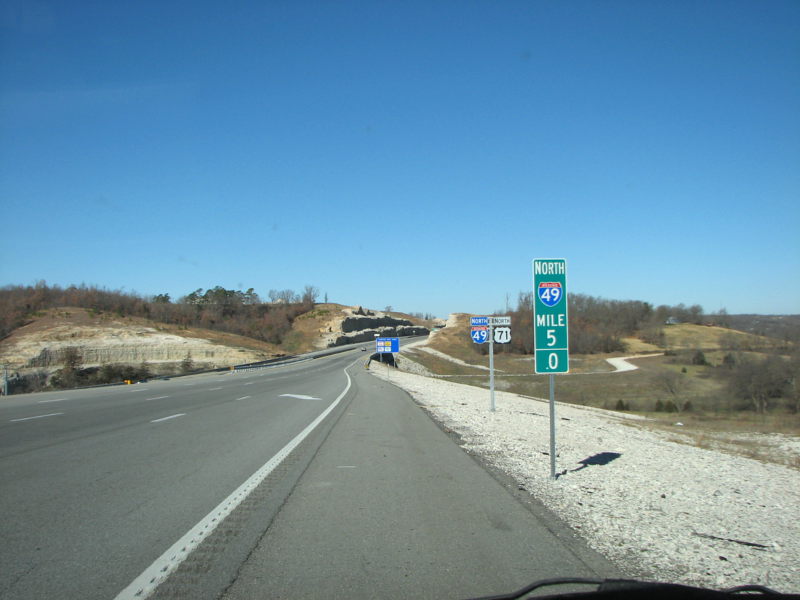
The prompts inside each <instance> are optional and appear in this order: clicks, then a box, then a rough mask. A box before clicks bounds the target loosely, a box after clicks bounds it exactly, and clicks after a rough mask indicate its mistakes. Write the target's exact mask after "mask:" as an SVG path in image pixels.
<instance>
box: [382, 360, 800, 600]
mask: <svg viewBox="0 0 800 600" xmlns="http://www.w3.org/2000/svg"><path fill="white" fill-rule="evenodd" d="M371 372H372V373H373V374H375V375H376V376H378V377H382V378H386V376H387V374H386V372H385V371H384V370H383V369H376V368H375V369H371ZM389 378H390V381H391V383H393V384H395V385H398V386H400V387H402V388H403V389H405V390H407V391H408V392H409V393H410V394H411V396H412V397H413V398H414V399H415V400H416V401H417V402H419V403H420V404H421V405H422V406H424V407H425V409H426V410H428V411H429V412H430V414H431V415H432V416H433V418H435V419H436V420H437V421H439V422H441V423H442V424H443V425H446V426H447V427H449V428H450V429H452V430H454V431H456V432H457V433H459V434H460V435H461V436H462V439H463V443H464V445H465V447H466V449H468V450H469V451H471V452H474V453H477V454H479V455H481V456H482V457H484V458H485V459H487V460H488V461H489V462H490V463H492V464H493V465H495V466H496V467H498V468H500V469H501V470H503V471H504V472H506V473H508V474H509V475H511V476H512V477H514V478H515V479H516V480H517V481H518V483H519V484H520V486H522V487H524V488H525V489H527V490H528V491H529V492H530V493H531V494H533V495H534V496H535V497H536V498H538V499H539V500H540V501H541V502H542V503H543V504H545V505H546V506H547V507H548V508H550V509H551V510H552V511H554V512H555V513H556V514H557V515H559V516H560V517H561V518H562V519H563V520H564V521H566V522H567V523H568V524H569V525H570V526H571V527H572V528H573V529H575V530H576V531H577V532H578V533H579V534H580V535H581V536H582V537H583V538H584V539H585V540H586V541H587V542H588V543H589V545H591V546H592V547H593V548H595V549H596V550H598V551H599V552H600V553H602V554H603V555H605V556H606V557H608V558H609V559H610V560H612V561H613V562H615V563H616V564H617V565H618V566H619V567H620V568H621V570H623V572H626V573H628V574H630V575H631V576H636V577H642V578H650V579H658V580H661V581H672V582H678V583H687V584H694V585H701V586H705V587H713V588H723V587H729V586H733V585H742V584H746V583H753V584H762V585H767V586H769V587H772V588H773V589H776V590H778V591H781V592H795V593H796V592H800V519H799V518H798V517H799V516H800V471H798V470H796V469H792V468H790V467H787V466H782V465H776V464H766V463H762V462H759V461H756V460H753V459H750V458H745V457H742V456H735V455H731V454H727V453H724V452H720V451H716V450H709V449H703V448H698V447H695V446H691V445H686V444H680V443H676V442H673V441H670V440H669V439H667V436H668V434H666V433H663V432H658V431H651V430H648V429H646V428H643V427H641V426H640V425H641V424H643V423H645V422H646V420H643V418H642V417H637V416H634V415H627V414H622V413H616V412H613V411H605V410H601V409H594V408H587V407H579V406H573V405H568V404H560V403H557V408H556V413H557V418H558V420H557V440H558V448H557V470H558V472H559V477H558V478H557V480H555V481H553V480H552V479H550V477H549V475H550V458H549V454H548V451H549V407H548V403H547V402H546V401H544V400H537V399H531V398H523V397H520V396H518V395H516V394H510V393H506V392H496V405H497V410H496V411H495V412H494V413H492V412H490V411H489V392H488V390H484V389H480V388H475V387H471V386H465V385H461V384H457V383H453V382H449V381H442V380H439V379H433V378H429V377H423V376H421V375H415V374H411V373H405V372H400V371H397V370H395V369H392V370H391V374H390V375H389ZM557 393H558V391H557V388H556V394H557ZM751 437H752V438H753V439H756V440H757V438H758V436H756V435H754V434H751ZM770 442H773V443H774V440H770ZM781 444H782V445H781V447H782V448H785V450H786V451H787V452H791V453H794V454H797V455H798V456H800V442H798V439H797V438H792V437H787V436H784V437H782V438H781Z"/></svg>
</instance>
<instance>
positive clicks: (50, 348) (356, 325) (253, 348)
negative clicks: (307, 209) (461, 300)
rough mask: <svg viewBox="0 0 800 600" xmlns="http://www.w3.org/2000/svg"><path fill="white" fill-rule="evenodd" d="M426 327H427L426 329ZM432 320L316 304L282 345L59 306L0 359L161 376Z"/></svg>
mask: <svg viewBox="0 0 800 600" xmlns="http://www.w3.org/2000/svg"><path fill="white" fill-rule="evenodd" d="M426 325H427V326H426ZM428 326H430V324H429V323H425V322H422V321H421V320H420V319H416V318H414V317H411V316H410V315H404V314H401V313H387V312H382V311H372V310H367V309H363V308H361V307H348V306H342V305H339V304H318V305H316V306H315V307H314V309H313V310H311V311H309V312H307V313H304V314H302V315H300V316H299V317H297V318H296V319H295V320H294V322H293V323H292V330H291V332H290V333H289V334H288V335H286V336H285V341H284V343H283V344H281V345H275V344H270V343H267V342H263V341H260V340H255V339H252V338H248V337H245V336H240V335H235V334H231V333H224V332H220V331H211V330H208V329H200V328H192V327H183V326H179V325H165V324H163V323H157V322H155V321H150V320H147V319H143V318H139V317H131V316H123V317H121V316H119V315H117V314H114V313H110V312H103V311H96V310H91V309H83V308H73V307H70V308H55V309H50V310H46V311H42V312H40V313H37V314H36V315H35V316H34V317H33V318H32V319H31V321H30V322H29V323H28V324H27V325H25V326H23V327H20V328H18V329H16V330H14V331H13V333H11V335H9V336H8V337H6V338H5V339H3V340H2V341H0V362H2V363H4V364H6V365H8V368H9V371H10V372H11V373H12V374H14V375H16V376H26V375H30V374H32V373H38V374H40V375H46V376H49V375H51V374H52V373H54V372H55V371H57V370H58V369H60V368H61V367H63V366H64V364H65V359H66V357H67V356H68V355H70V354H71V355H73V356H74V355H75V353H77V356H79V358H80V366H81V368H95V367H102V366H103V365H109V364H114V365H141V364H142V363H147V365H148V367H149V369H150V370H151V371H152V372H154V373H157V374H165V373H173V372H177V371H178V370H179V368H180V367H181V364H182V363H184V362H185V361H187V360H188V361H190V362H191V363H192V366H193V368H197V369H208V368H219V367H227V366H232V365H237V364H243V363H248V362H256V361H261V360H267V359H270V358H275V357H278V356H281V355H285V354H296V353H301V352H308V351H312V350H316V349H322V348H327V347H331V346H337V345H342V344H347V343H354V342H360V341H372V340H373V339H374V337H375V334H376V333H377V334H378V335H381V336H394V335H418V334H425V333H427V332H428Z"/></svg>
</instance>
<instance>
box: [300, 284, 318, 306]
mask: <svg viewBox="0 0 800 600" xmlns="http://www.w3.org/2000/svg"><path fill="white" fill-rule="evenodd" d="M317 298H319V288H318V287H315V286H313V285H307V286H306V287H304V288H303V299H302V301H303V303H304V304H316V303H317Z"/></svg>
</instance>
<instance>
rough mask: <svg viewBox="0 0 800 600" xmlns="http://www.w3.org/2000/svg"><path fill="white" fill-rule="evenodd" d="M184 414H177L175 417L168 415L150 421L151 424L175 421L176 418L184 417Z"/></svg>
mask: <svg viewBox="0 0 800 600" xmlns="http://www.w3.org/2000/svg"><path fill="white" fill-rule="evenodd" d="M185 416H186V413H178V414H177V415H170V416H168V417H162V418H160V419H154V420H152V421H150V422H151V423H161V421H168V420H169V419H177V418H178V417H185Z"/></svg>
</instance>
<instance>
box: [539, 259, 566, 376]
mask: <svg viewBox="0 0 800 600" xmlns="http://www.w3.org/2000/svg"><path fill="white" fill-rule="evenodd" d="M567 329H568V328H567V261H566V260H564V259H563V258H536V259H534V261H533V330H534V334H533V335H534V350H535V354H536V373H537V374H544V373H567V372H569V333H568V331H567Z"/></svg>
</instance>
